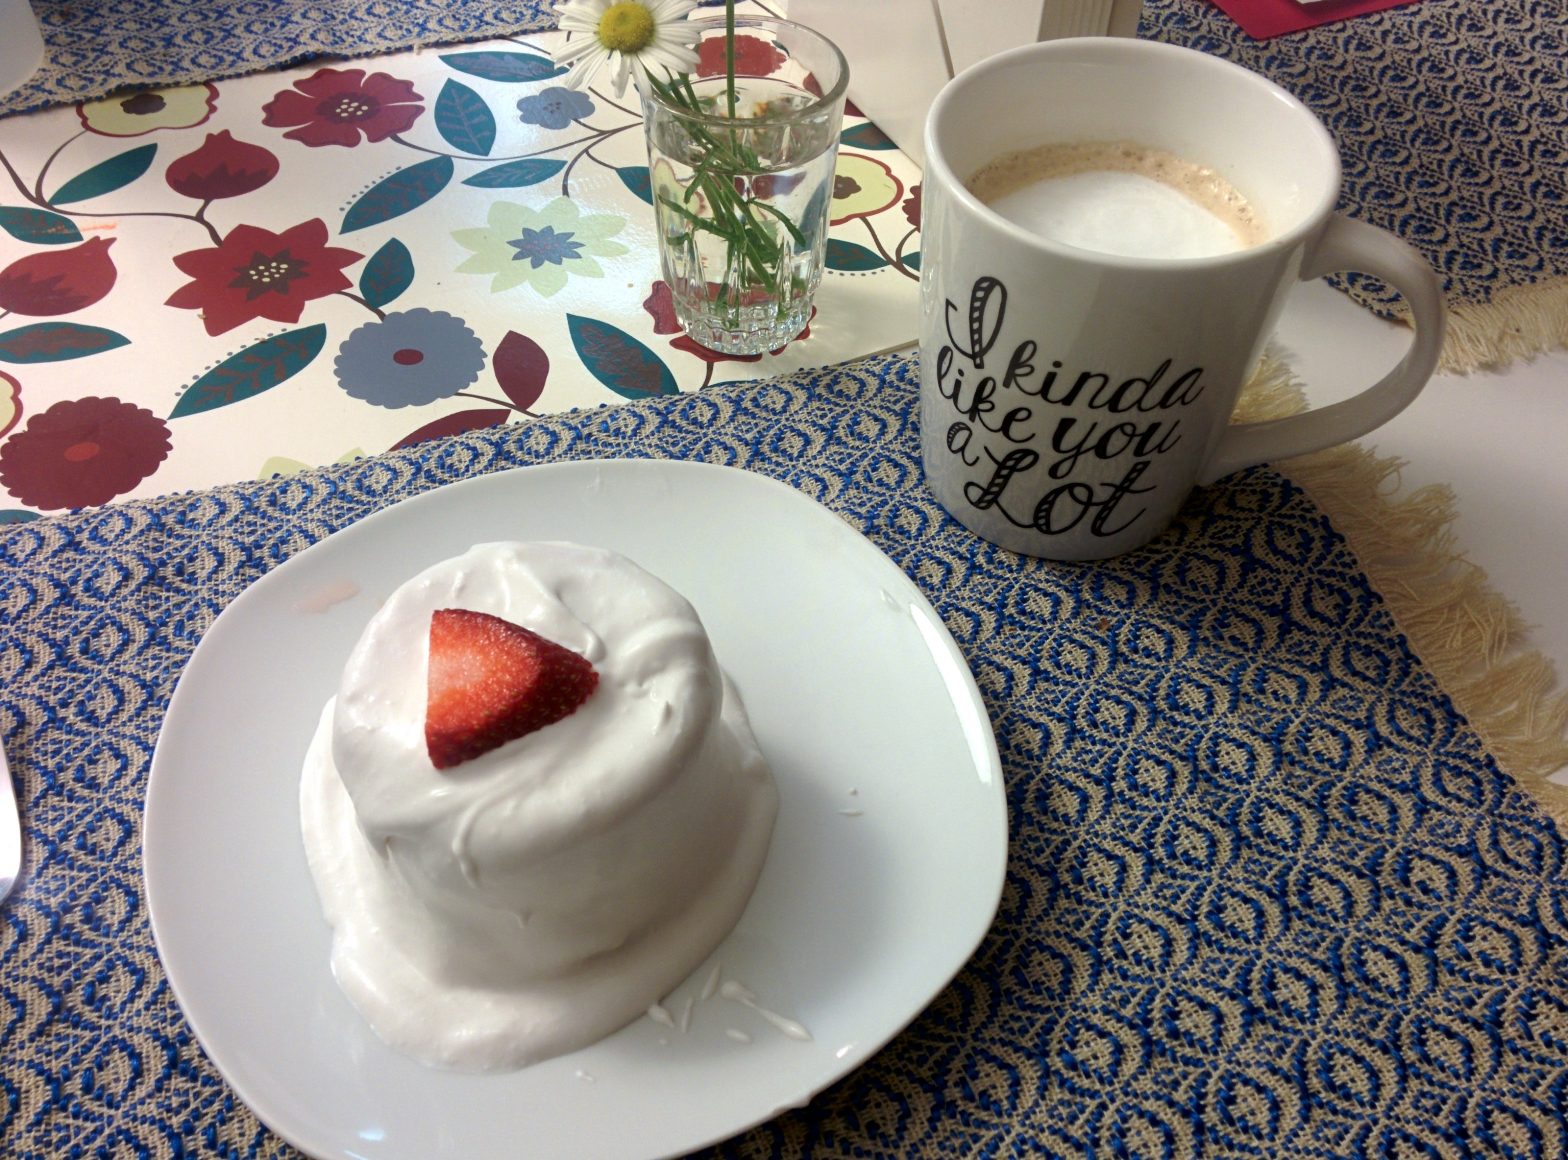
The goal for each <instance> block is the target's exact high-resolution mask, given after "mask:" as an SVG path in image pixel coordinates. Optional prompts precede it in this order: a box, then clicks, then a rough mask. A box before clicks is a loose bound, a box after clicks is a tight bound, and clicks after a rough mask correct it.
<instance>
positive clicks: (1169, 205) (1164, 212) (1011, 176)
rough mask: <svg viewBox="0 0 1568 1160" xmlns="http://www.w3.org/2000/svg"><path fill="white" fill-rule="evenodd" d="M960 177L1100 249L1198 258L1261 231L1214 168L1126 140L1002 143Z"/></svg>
mask: <svg viewBox="0 0 1568 1160" xmlns="http://www.w3.org/2000/svg"><path fill="white" fill-rule="evenodd" d="M966 184H967V186H968V188H969V191H970V192H971V193H973V194H974V195H975V196H976V197H978V198H979V199H980V200H981V201H983V202H985V203H986V204H987V205H989V206H990V207H991V208H992V209H994V210H995V211H996V212H997V213H999V214H1001V215H1002V216H1003V217H1005V218H1007V219H1008V220H1009V221H1011V222H1013V223H1014V224H1015V225H1019V226H1022V227H1023V228H1024V229H1026V230H1029V231H1030V232H1031V233H1034V234H1038V235H1040V236H1041V237H1044V238H1049V239H1051V240H1052V241H1056V242H1061V243H1064V244H1066V245H1069V246H1074V247H1077V248H1078V249H1082V250H1092V251H1094V252H1096V253H1101V254H1118V255H1123V256H1128V257H1141V258H1204V257H1213V256H1216V255H1220V254H1229V253H1235V252H1237V251H1239V250H1244V249H1247V248H1248V247H1250V246H1255V245H1257V244H1258V243H1259V242H1261V241H1263V240H1264V239H1265V238H1266V237H1267V236H1268V235H1267V231H1266V229H1265V227H1264V223H1262V222H1261V221H1260V220H1259V218H1258V215H1257V213H1256V211H1255V210H1254V209H1253V208H1252V206H1251V204H1250V203H1249V202H1248V201H1247V199H1246V198H1245V197H1243V196H1242V195H1241V194H1240V193H1239V192H1238V191H1237V190H1236V189H1235V187H1234V186H1232V185H1231V184H1230V183H1229V182H1228V181H1226V180H1225V179H1224V178H1223V177H1221V176H1220V175H1219V174H1217V173H1215V172H1214V171H1213V170H1212V169H1208V168H1206V167H1204V166H1202V165H1198V164H1196V163H1194V162H1192V161H1188V160H1187V159H1185V158H1183V157H1178V156H1177V155H1176V154H1174V153H1170V152H1167V151H1165V150H1163V149H1155V148H1151V147H1148V146H1144V145H1138V144H1135V143H1132V142H1127V141H1085V142H1071V143H1063V144H1052V145H1043V146H1040V147H1038V148H1035V149H1026V150H1020V151H1018V152H1015V153H1006V154H1003V155H1002V156H1000V157H997V158H995V159H994V160H992V161H990V162H989V163H987V164H986V165H985V166H983V167H982V168H981V169H980V170H979V171H978V172H977V173H976V174H975V175H974V176H973V177H971V178H970V179H969V181H968V182H967V183H966Z"/></svg>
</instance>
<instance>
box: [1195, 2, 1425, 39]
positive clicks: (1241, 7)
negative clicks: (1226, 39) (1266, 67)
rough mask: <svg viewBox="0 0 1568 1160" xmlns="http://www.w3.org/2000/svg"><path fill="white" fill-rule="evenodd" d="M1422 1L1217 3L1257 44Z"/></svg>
mask: <svg viewBox="0 0 1568 1160" xmlns="http://www.w3.org/2000/svg"><path fill="white" fill-rule="evenodd" d="M1418 2H1419V0H1306V2H1303V0H1214V4H1215V5H1216V6H1217V7H1218V8H1219V9H1220V10H1221V11H1223V12H1224V13H1225V15H1227V16H1229V17H1230V18H1231V19H1232V20H1234V21H1235V22H1236V23H1237V24H1239V25H1241V30H1242V31H1243V32H1245V33H1246V34H1247V35H1248V36H1250V37H1252V38H1253V39H1254V40H1267V39H1269V37H1271V36H1282V35H1284V34H1285V33H1287V32H1300V31H1301V30H1302V29H1303V28H1316V27H1317V26H1318V25H1320V24H1332V23H1334V22H1335V21H1336V20H1348V19H1349V18H1350V17H1352V16H1365V15H1366V14H1367V13H1369V12H1381V11H1383V9H1385V8H1397V7H1399V6H1400V5H1401V4H1415V3H1418Z"/></svg>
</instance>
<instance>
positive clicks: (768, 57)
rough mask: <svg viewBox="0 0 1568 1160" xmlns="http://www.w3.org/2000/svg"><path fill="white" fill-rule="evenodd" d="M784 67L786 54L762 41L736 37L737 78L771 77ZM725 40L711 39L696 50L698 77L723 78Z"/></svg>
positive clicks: (750, 37) (741, 35) (720, 38)
mask: <svg viewBox="0 0 1568 1160" xmlns="http://www.w3.org/2000/svg"><path fill="white" fill-rule="evenodd" d="M783 63H784V54H783V53H782V52H780V51H779V50H778V49H777V48H775V47H774V46H773V45H772V44H771V43H769V42H768V41H766V40H762V39H760V38H759V37H755V36H747V35H746V34H745V33H738V34H737V35H736V37H735V75H736V76H748V77H770V76H772V75H773V70H774V69H776V68H778V67H779V65H781V64H783ZM724 71H725V70H724V39H723V37H718V36H712V37H709V38H708V39H707V40H704V41H703V42H702V43H701V44H700V45H698V46H697V75H698V76H700V77H721V76H723V75H724Z"/></svg>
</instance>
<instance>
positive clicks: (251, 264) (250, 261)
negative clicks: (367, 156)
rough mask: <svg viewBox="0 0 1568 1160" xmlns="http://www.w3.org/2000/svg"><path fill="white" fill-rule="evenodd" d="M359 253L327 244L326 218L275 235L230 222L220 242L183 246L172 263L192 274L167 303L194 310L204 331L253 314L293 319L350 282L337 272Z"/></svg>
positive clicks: (213, 330) (226, 326)
mask: <svg viewBox="0 0 1568 1160" xmlns="http://www.w3.org/2000/svg"><path fill="white" fill-rule="evenodd" d="M364 256H365V255H363V254H361V253H358V252H356V251H354V250H345V249H341V248H339V247H336V246H329V245H327V227H326V223H325V222H323V221H322V220H321V219H320V218H312V219H311V220H310V221H308V222H302V223H301V224H299V225H297V226H293V227H291V228H290V229H287V230H284V231H283V232H282V233H281V234H275V233H273V232H272V231H271V230H264V229H262V228H261V227H260V226H235V227H234V228H233V229H232V230H230V231H229V233H228V236H227V237H225V238H224V239H223V244H222V245H220V246H216V247H212V248H209V249H205V250H187V251H186V252H185V253H183V254H176V255H175V256H174V264H175V265H176V266H178V267H179V268H180V271H181V272H182V273H185V274H189V275H190V276H191V277H192V278H193V279H195V280H194V281H192V282H187V283H186V284H185V285H184V286H181V287H180V288H179V289H178V290H176V291H175V292H174V293H173V294H171V295H170V296H169V300H168V303H167V304H168V305H169V306H177V307H179V308H181V309H183V310H200V311H201V312H202V322H203V323H204V324H205V325H206V327H207V333H208V334H222V333H223V332H224V331H226V330H233V329H234V328H235V327H236V326H239V325H240V324H241V323H245V322H250V321H251V320H252V319H255V318H270V319H272V321H274V322H298V321H299V316H300V312H301V311H302V310H303V309H304V307H305V303H307V302H309V301H311V300H312V299H315V298H325V297H326V296H327V295H328V294H336V293H337V292H338V291H339V290H347V289H348V288H349V287H350V286H351V285H352V284H353V283H351V282H350V281H349V280H348V278H347V277H345V276H344V274H343V267H344V266H348V265H352V264H353V263H355V262H357V261H359V260H360V259H361V258H363V257H364Z"/></svg>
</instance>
